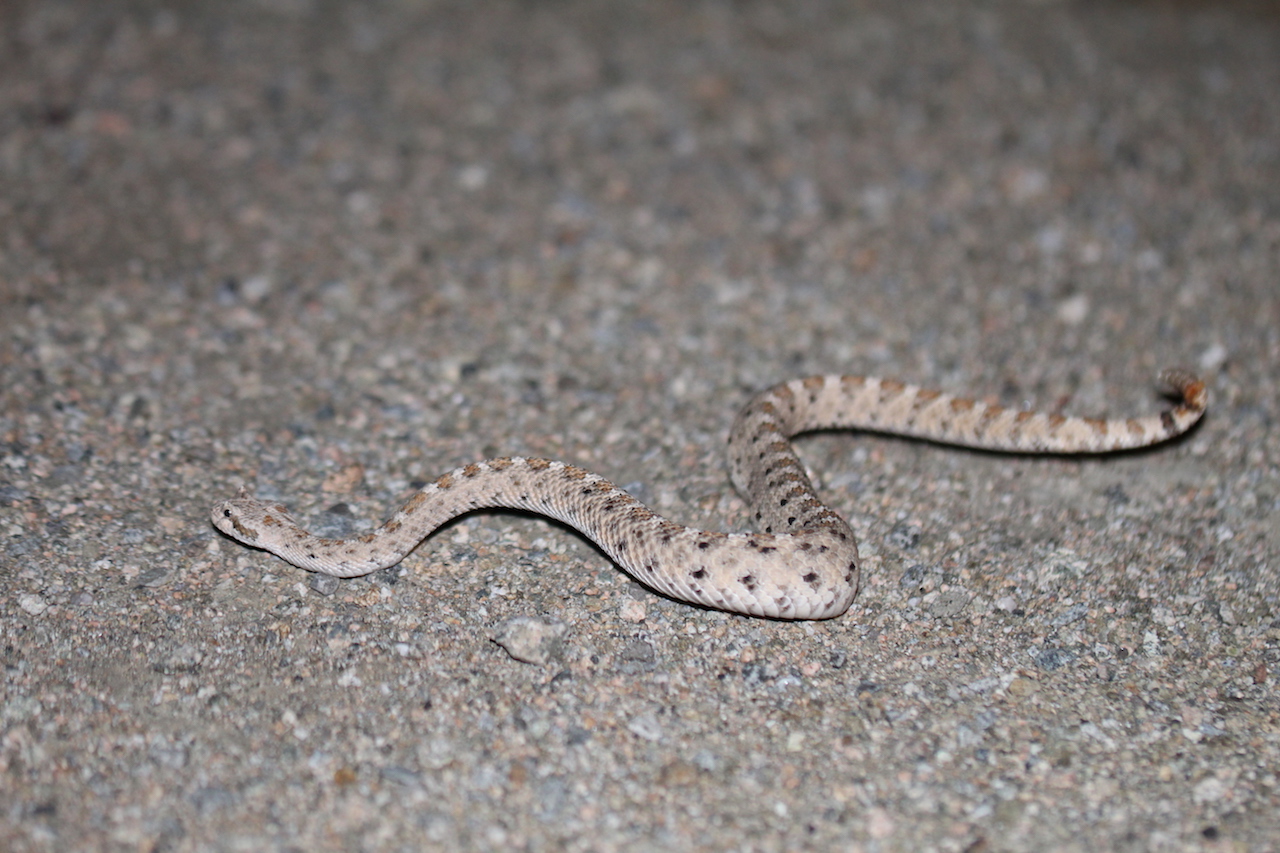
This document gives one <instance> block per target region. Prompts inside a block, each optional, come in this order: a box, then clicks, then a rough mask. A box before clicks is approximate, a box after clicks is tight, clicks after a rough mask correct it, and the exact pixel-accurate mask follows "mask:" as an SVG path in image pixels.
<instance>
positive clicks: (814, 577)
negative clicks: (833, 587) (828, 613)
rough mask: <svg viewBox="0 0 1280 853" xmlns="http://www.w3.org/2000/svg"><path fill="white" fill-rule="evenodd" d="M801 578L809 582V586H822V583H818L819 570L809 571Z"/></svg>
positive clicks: (816, 587)
mask: <svg viewBox="0 0 1280 853" xmlns="http://www.w3.org/2000/svg"><path fill="white" fill-rule="evenodd" d="M800 580H802V581H804V582H805V583H807V584H808V585H809V586H811V587H813V588H814V589H818V587H820V586H821V584H820V583H818V573H817V572H809V573H808V574H806V575H804V577H802V578H800Z"/></svg>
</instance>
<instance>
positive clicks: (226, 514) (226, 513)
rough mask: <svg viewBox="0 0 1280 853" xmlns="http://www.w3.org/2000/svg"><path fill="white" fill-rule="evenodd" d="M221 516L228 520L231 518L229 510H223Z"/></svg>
mask: <svg viewBox="0 0 1280 853" xmlns="http://www.w3.org/2000/svg"><path fill="white" fill-rule="evenodd" d="M222 515H223V517H224V518H230V517H231V510H229V509H224V510H223V511H222Z"/></svg>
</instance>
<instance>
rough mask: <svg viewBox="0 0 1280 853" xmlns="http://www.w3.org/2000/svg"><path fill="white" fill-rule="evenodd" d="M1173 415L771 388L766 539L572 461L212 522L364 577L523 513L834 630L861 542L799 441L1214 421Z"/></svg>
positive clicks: (671, 574) (747, 609) (754, 440)
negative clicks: (314, 520)
mask: <svg viewBox="0 0 1280 853" xmlns="http://www.w3.org/2000/svg"><path fill="white" fill-rule="evenodd" d="M1161 379H1162V381H1163V382H1164V384H1166V385H1167V386H1168V387H1169V390H1170V391H1171V393H1172V394H1175V395H1177V397H1178V398H1179V402H1178V405H1176V406H1175V407H1174V408H1172V409H1169V410H1168V411H1165V412H1163V413H1161V414H1159V415H1149V416H1146V417H1140V418H1116V419H1107V420H1103V419H1097V418H1077V417H1063V416H1061V415H1047V414H1040V413H1035V412H1025V411H1015V410H1012V409H1005V408H1002V407H1000V406H995V405H992V404H989V403H983V402H980V401H974V400H967V399H963V398H959V397H953V396H951V395H949V394H943V393H941V392H939V391H928V390H924V389H921V388H918V387H916V386H914V385H907V384H903V383H900V382H894V381H890V380H885V379H873V378H865V377H857V376H815V377H811V378H809V379H795V380H792V381H790V382H786V383H784V384H782V385H777V386H775V387H773V388H770V389H769V390H767V391H764V392H761V393H760V394H758V395H757V396H756V397H755V398H753V399H752V400H751V402H749V403H748V404H747V405H746V407H745V408H743V410H742V411H741V412H740V413H739V415H738V417H737V420H736V421H735V422H734V425H733V429H732V430H731V432H730V435H729V466H730V474H731V476H732V478H733V483H734V485H735V486H736V487H737V489H738V491H739V492H740V493H741V494H742V495H743V496H744V497H745V498H747V500H748V501H749V503H750V504H751V507H752V512H753V513H754V517H755V521H756V526H757V529H758V532H755V533H715V532H709V531H705V530H697V529H694V528H692V527H685V526H683V525H680V524H675V523H673V522H670V521H667V520H666V519H665V518H663V517H662V516H660V515H658V514H657V513H655V512H653V511H652V510H650V509H648V508H647V507H645V506H644V505H643V504H641V503H640V502H639V501H637V500H636V499H635V498H633V497H631V496H630V495H629V494H627V493H626V492H624V491H622V490H621V489H619V488H618V487H617V486H615V485H613V484H612V483H610V482H609V481H608V480H605V479H604V478H603V477H599V476H597V475H595V474H592V473H591V472H590V471H585V470H583V469H582V468H578V467H576V466H573V465H570V464H567V463H565V462H553V461H550V460H547V459H527V458H521V457H510V458H501V459H490V460H488V461H487V462H477V463H474V464H471V465H467V466H464V467H462V468H458V469H456V470H454V471H451V472H449V473H448V474H445V475H444V476H442V477H440V479H438V480H436V481H435V482H434V483H431V484H429V485H427V486H426V487H424V488H423V489H421V490H420V491H419V492H418V493H417V494H415V495H414V496H413V498H412V499H410V500H409V502H408V503H406V504H405V505H404V506H403V507H401V509H400V510H399V512H397V513H396V514H395V515H394V516H392V518H391V520H389V521H388V522H386V523H385V524H383V525H382V526H381V527H379V528H378V529H377V530H375V531H373V532H372V533H369V534H367V535H365V536H361V537H359V538H356V539H322V538H319V537H316V536H313V535H311V534H310V533H307V532H306V531H305V530H303V529H302V528H301V527H300V526H299V525H298V524H297V522H295V521H294V520H293V518H292V517H291V516H290V515H289V512H288V510H287V509H286V508H285V507H283V506H279V505H277V504H273V503H268V502H265V501H259V500H256V499H253V498H249V497H246V496H244V494H243V493H242V494H241V496H240V497H237V498H233V499H231V500H228V501H223V502H222V503H219V504H218V505H217V506H215V507H214V508H213V510H212V512H211V517H212V520H213V524H214V526H215V527H217V528H218V529H219V530H221V531H222V532H223V533H225V534H227V535H228V536H230V537H232V538H233V539H236V540H238V541H240V542H243V543H244V544H246V545H250V546H253V547H256V548H262V549H265V550H267V551H270V552H271V553H273V554H276V555H277V556H279V557H281V558H282V559H284V560H285V561H287V562H289V563H292V564H293V565H295V566H299V567H301V568H304V569H310V570H312V571H315V572H322V573H324V574H328V575H336V576H337V577H355V576H357V575H364V574H368V573H369V572H373V571H377V570H378V569H383V568H386V567H388V566H393V565H395V564H396V563H398V562H400V561H401V560H402V559H404V557H405V555H407V554H408V553H409V552H410V551H412V550H413V549H414V548H415V547H416V546H417V545H418V543H419V542H421V541H422V540H423V539H424V538H425V537H427V536H429V535H430V534H431V533H432V532H433V531H434V530H436V529H437V528H438V527H440V525H442V524H444V523H445V522H447V521H449V520H450V519H452V518H454V517H456V516H458V515H462V514H463V513H467V512H471V511H472V510H477V509H497V508H508V509H521V510H528V511H530V512H536V513H540V514H542V515H546V516H550V517H551V518H555V519H559V520H560V521H563V522H564V523H566V524H568V525H571V526H572V527H574V528H576V529H577V530H579V531H581V532H582V533H583V534H584V535H585V536H587V537H588V538H590V539H591V540H592V541H594V542H595V543H596V544H597V545H599V546H600V548H601V549H603V550H604V552H605V553H606V554H608V555H609V556H610V557H611V558H612V559H613V560H614V561H615V562H616V563H617V564H618V565H619V566H621V567H622V568H623V569H625V570H626V571H627V572H628V573H629V574H630V575H631V576H632V577H634V578H636V579H637V580H639V581H640V582H641V583H643V584H645V585H646V586H649V587H651V588H653V589H655V590H658V591H659V592H662V593H665V594H666V595H669V596H671V597H672V598H675V599H679V600H681V601H688V602H693V603H696V604H702V605H705V606H707V607H711V608H715V609H718V610H728V611H732V612H735V613H745V614H750V615H753V616H767V617H773V618H777V619H827V618H830V617H833V616H839V615H840V614H842V613H844V612H845V610H847V609H848V607H849V605H850V604H851V603H852V602H853V599H854V596H856V595H857V593H858V580H859V572H858V546H857V542H856V540H855V538H854V535H853V531H852V530H851V529H850V528H849V525H848V523H847V522H845V520H844V519H843V518H841V517H840V516H839V515H837V514H836V513H835V512H834V511H832V510H831V509H830V508H828V507H827V506H825V505H824V504H823V503H822V501H821V500H819V498H818V496H817V494H816V493H815V491H814V489H813V486H812V484H811V483H810V482H809V478H808V477H807V476H806V475H805V471H804V466H803V465H802V464H801V463H800V460H799V458H798V457H797V456H796V453H795V450H794V449H793V447H792V445H791V437H792V436H795V435H797V434H799V433H803V432H808V431H811V430H816V429H832V428H843V429H861V430H870V431H875V432H882V433H892V434H895V435H903V436H912V437H916V438H922V439H927V440H930V441H935V442H941V443H945V444H955V445H961V446H967V447H975V448H981V449H985V450H996V451H1006V452H1011V453H1048V454H1088V453H1105V452H1108V451H1113V450H1123V449H1129V448H1135V447H1143V446H1146V445H1151V444H1156V443H1159V442H1162V441H1165V440H1167V439H1170V438H1173V437H1174V436H1177V435H1180V434H1182V433H1184V432H1186V431H1187V430H1188V429H1190V428H1191V426H1193V425H1194V424H1195V423H1196V421H1198V420H1199V419H1200V416H1201V415H1203V414H1204V411H1205V408H1206V406H1207V405H1208V393H1207V391H1206V389H1205V386H1204V383H1203V382H1201V381H1200V380H1199V379H1197V378H1196V377H1195V376H1193V375H1191V374H1190V373H1187V372H1185V371H1177V370H1175V371H1167V372H1166V373H1164V374H1163V375H1162V376H1161Z"/></svg>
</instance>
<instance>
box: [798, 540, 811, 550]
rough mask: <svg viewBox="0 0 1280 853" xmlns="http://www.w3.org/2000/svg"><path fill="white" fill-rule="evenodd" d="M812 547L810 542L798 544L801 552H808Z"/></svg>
mask: <svg viewBox="0 0 1280 853" xmlns="http://www.w3.org/2000/svg"><path fill="white" fill-rule="evenodd" d="M812 547H813V543H812V542H801V543H800V550H801V551H808V550H809V549H810V548H812Z"/></svg>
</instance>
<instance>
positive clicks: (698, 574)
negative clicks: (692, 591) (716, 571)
mask: <svg viewBox="0 0 1280 853" xmlns="http://www.w3.org/2000/svg"><path fill="white" fill-rule="evenodd" d="M706 576H707V570H706V569H705V568H699V569H698V570H697V571H696V572H691V573H690V574H689V577H691V578H693V579H694V580H699V581H700V580H702V579H703V578H705V577H706Z"/></svg>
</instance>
